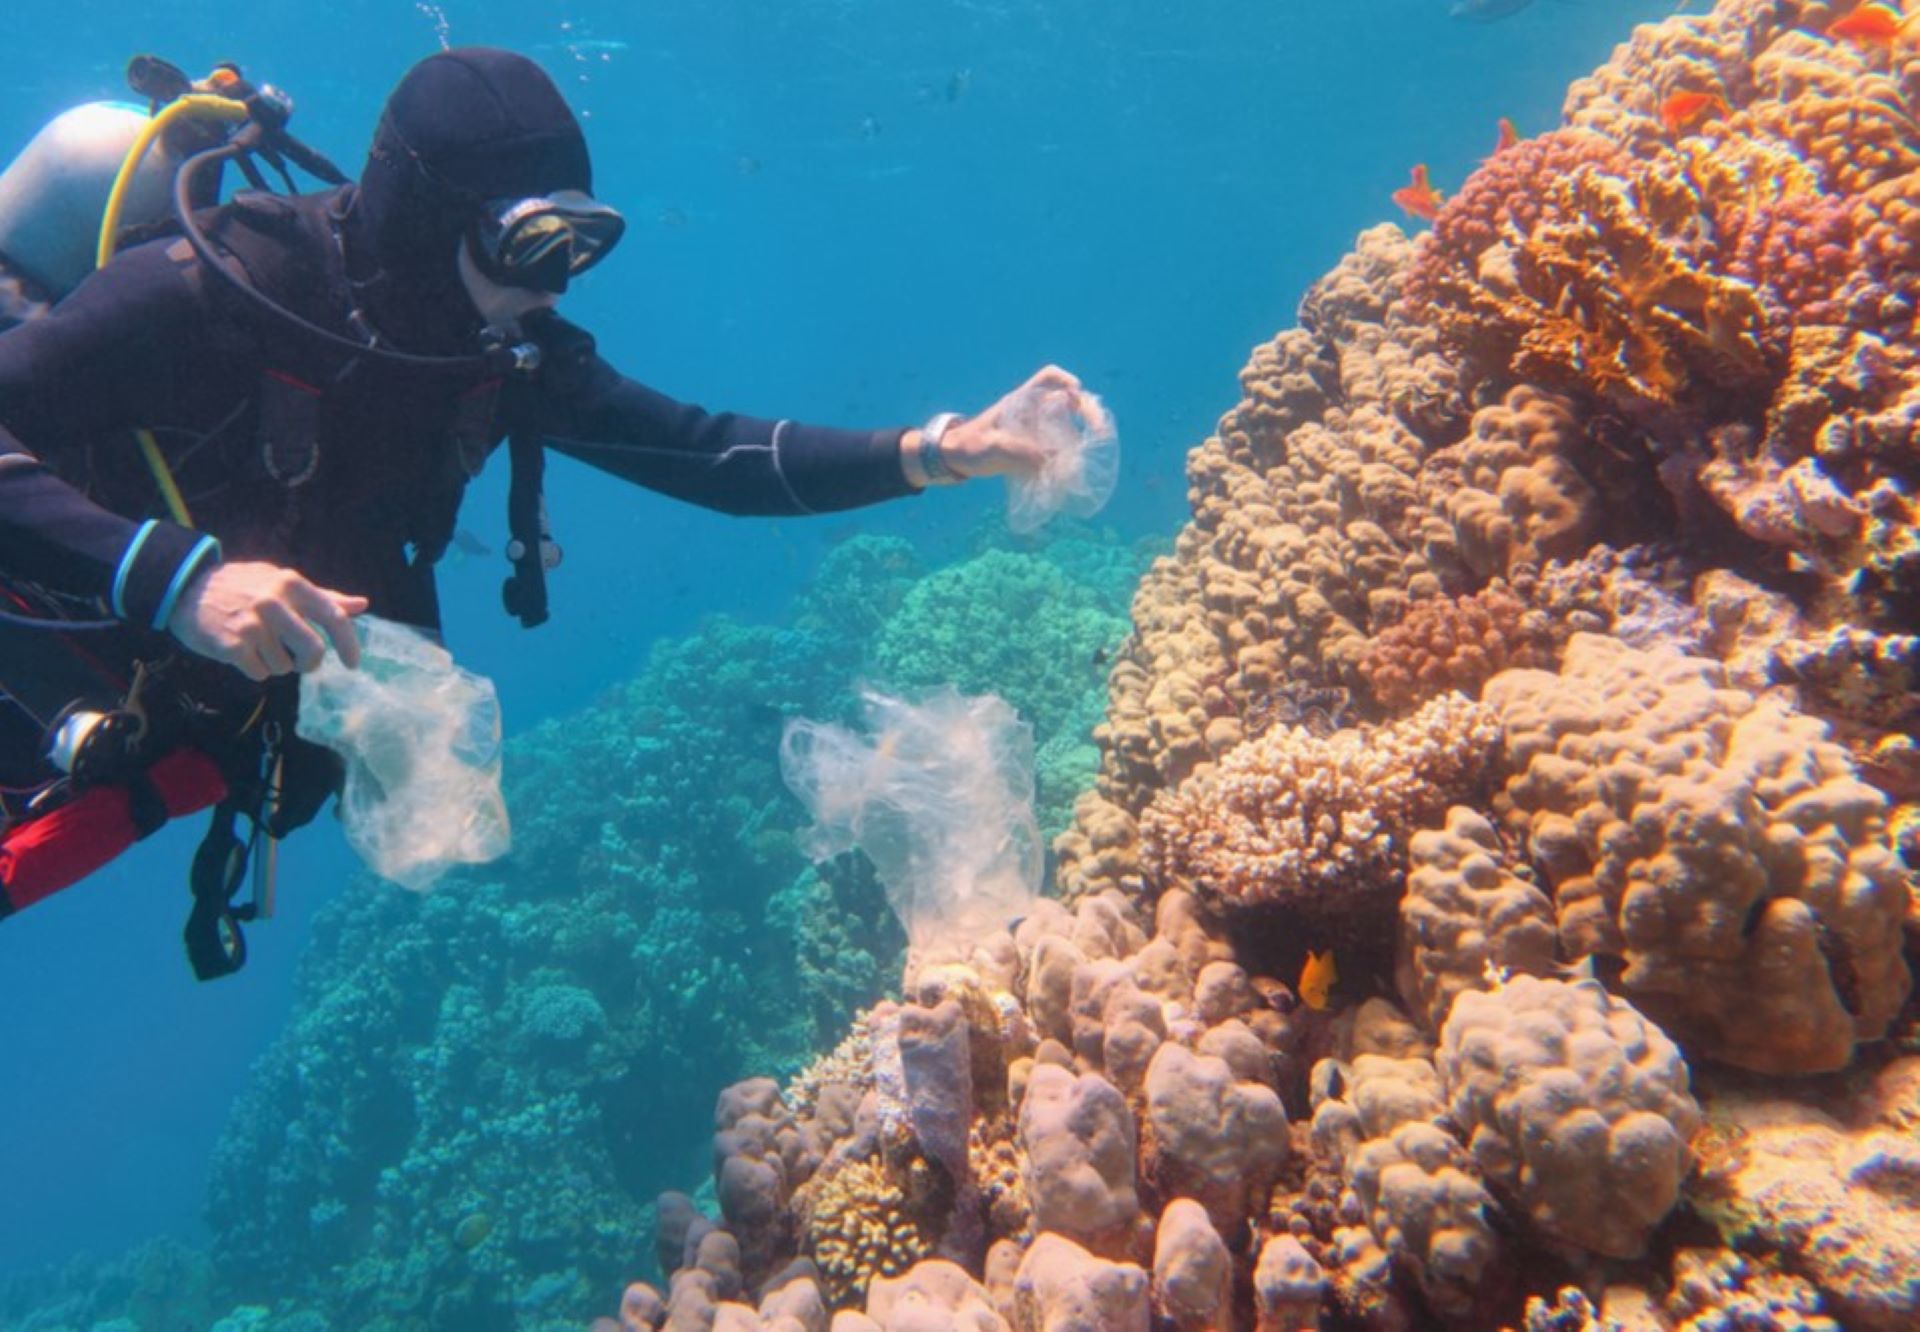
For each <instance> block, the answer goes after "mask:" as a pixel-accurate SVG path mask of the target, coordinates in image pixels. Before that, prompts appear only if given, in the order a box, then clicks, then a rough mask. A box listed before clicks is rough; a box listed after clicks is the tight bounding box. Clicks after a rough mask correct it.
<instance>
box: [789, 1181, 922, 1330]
mask: <svg viewBox="0 0 1920 1332" xmlns="http://www.w3.org/2000/svg"><path fill="white" fill-rule="evenodd" d="M797 1201H798V1203H799V1205H800V1206H801V1207H802V1209H803V1211H804V1214H805V1217H806V1221H805V1229H804V1236H805V1241H804V1242H805V1247H806V1251H807V1253H808V1255H809V1256H810V1257H812V1259H813V1261H814V1265H815V1266H816V1267H818V1268H819V1269H820V1276H821V1280H822V1281H823V1282H824V1283H825V1285H826V1289H827V1295H828V1297H829V1299H830V1300H831V1302H832V1304H833V1307H834V1308H836V1309H846V1308H858V1307H859V1305H860V1303H861V1302H862V1301H863V1300H865V1299H866V1295H867V1287H868V1286H870V1285H871V1284H872V1283H873V1281H874V1280H875V1278H877V1277H890V1276H898V1275H900V1274H901V1273H902V1272H905V1271H906V1270H907V1269H908V1268H910V1267H912V1266H913V1265H914V1264H915V1263H916V1262H918V1261H920V1259H922V1258H924V1257H926V1256H927V1255H928V1254H929V1253H931V1252H932V1246H931V1245H930V1244H929V1243H928V1242H927V1240H926V1237H925V1236H924V1235H922V1234H921V1232H920V1229H919V1227H918V1226H917V1225H916V1224H915V1223H914V1220H913V1218H912V1217H911V1216H910V1215H908V1213H907V1210H906V1202H907V1195H906V1191H905V1190H904V1189H902V1188H901V1186H900V1185H899V1184H898V1183H896V1182H895V1181H894V1180H893V1179H892V1178H890V1177H889V1175H888V1174H887V1171H886V1168H885V1167H884V1166H883V1165H881V1164H880V1163H879V1162H876V1161H847V1162H845V1163H843V1164H841V1165H840V1166H839V1167H838V1168H837V1169H835V1170H833V1171H832V1172H831V1173H829V1174H826V1175H824V1176H822V1177H817V1178H816V1179H815V1180H814V1181H813V1182H812V1183H811V1184H809V1185H808V1186H807V1187H806V1188H804V1189H802V1190H801V1191H800V1197H799V1198H798V1199H797Z"/></svg>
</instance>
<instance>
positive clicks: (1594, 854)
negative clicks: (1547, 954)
mask: <svg viewBox="0 0 1920 1332" xmlns="http://www.w3.org/2000/svg"><path fill="white" fill-rule="evenodd" d="M1486 695H1487V700H1488V702H1489V704H1490V705H1491V706H1492V707H1494V708H1495V709H1496V710H1497V711H1498V712H1499V714H1500V716H1501V718H1502V720H1503V721H1504V723H1505V726H1506V735H1507V752H1508V755H1509V757H1510V759H1511V761H1512V763H1513V766H1514V768H1515V773H1514V776H1513V777H1512V779H1511V780H1510V781H1509V782H1508V784H1507V787H1506V791H1505V793H1504V797H1503V803H1504V804H1505V806H1506V807H1507V808H1508V809H1509V811H1510V813H1509V820H1510V822H1511V824H1512V826H1513V829H1514V831H1515V832H1516V833H1519V834H1522V835H1524V836H1525V837H1526V839H1527V844H1528V846H1529V848H1530V852H1531V856H1532V859H1533V860H1534V862H1535V863H1536V864H1537V865H1539V866H1540V867H1541V868H1542V870H1543V871H1544V873H1545V877H1546V880H1547V882H1548V884H1549V886H1550V887H1551V888H1552V890H1553V893H1554V898H1555V908H1556V912H1557V915H1558V921H1559V930H1560V937H1561V940H1562V943H1563V946H1564V947H1565V948H1566V949H1567V950H1568V951H1569V952H1570V953H1572V954H1573V955H1575V956H1587V955H1602V956H1607V957H1612V958H1617V959H1619V960H1620V961H1621V962H1623V963H1624V964H1625V970H1624V972H1623V973H1622V974H1621V976H1620V985H1621V988H1622V990H1623V992H1624V993H1626V994H1627V995H1628V996H1629V997H1631V998H1632V999H1633V1000H1634V1002H1635V1003H1636V1004H1637V1005H1638V1006H1639V1007H1641V1008H1642V1009H1643V1010H1645V1011H1646V1012H1647V1013H1648V1014H1649V1015H1651V1016H1652V1017H1653V1018H1654V1019H1655V1020H1656V1021H1659V1022H1660V1023H1661V1024H1662V1025H1663V1026H1665V1027H1666V1028H1667V1029H1668V1030H1669V1031H1671V1032H1672V1033H1673V1034H1674V1035H1675V1037H1676V1038H1678V1039H1680V1040H1681V1041H1682V1042H1683V1043H1684V1044H1686V1045H1688V1046H1689V1047H1690V1048H1693V1049H1696V1050H1698V1051H1699V1052H1700V1053H1702V1054H1704V1055H1708V1056H1711V1057H1713V1058H1715V1059H1721V1060H1725V1061H1727V1062H1729V1063H1733V1064H1738V1065H1740V1066H1741V1067H1743V1068H1750V1069H1755V1070H1758V1071H1761V1072H1769V1073H1808V1072H1818V1071H1824V1070H1829V1069H1836V1068H1840V1067H1843V1066H1845V1065H1846V1064H1847V1063H1848V1062H1850V1061H1851V1059H1852V1056H1853V1050H1854V1046H1855V1044H1856V1043H1857V1042H1860V1041H1871V1040H1876V1039H1878V1038H1879V1037H1880V1036H1882V1035H1883V1034H1885V1032H1886V1029H1887V1025H1888V1023H1889V1022H1891V1021H1892V1019H1893V1017H1894V1015H1895V1014H1896V1013H1897V1012H1898V1011H1899V1009H1900V1006H1901V1004H1902V1003H1904V1002H1905V1000H1906V997H1907V993H1908V989H1909V987H1910V983H1911V982H1910V977H1909V974H1908V970H1907V964H1906V961H1905V959H1904V957H1903V956H1902V945H1901V937H1900V925H1901V921H1902V920H1903V918H1904V917H1905V915H1906V911H1907V896H1908V890H1907V884H1906V873H1905V869H1904V867H1903V866H1902V865H1901V863H1900V861H1899V858H1898V856H1897V855H1896V854H1895V852H1894V850H1893V848H1892V846H1891V845H1890V844H1889V842H1888V841H1887V829H1886V800H1885V798H1884V797H1883V796H1882V795H1881V794H1880V793H1879V792H1878V791H1876V790H1875V789H1874V788H1872V787H1870V786H1868V785H1866V784H1865V783H1863V782H1861V781H1860V780H1859V778H1858V776H1857V774H1856V771H1855V768H1854V764H1853V762H1852V760H1851V758H1850V757H1849V756H1848V754H1847V752H1846V751H1845V750H1844V749H1843V748H1841V747H1840V746H1839V745H1836V744H1834V743H1832V742H1831V741H1830V740H1828V739H1827V736H1826V730H1827V728H1826V727H1825V725H1824V724H1823V723H1821V722H1819V721H1818V720H1816V719H1814V718H1811V717H1807V716H1805V715H1802V714H1800V713H1798V712H1797V711H1796V710H1795V709H1793V708H1792V707H1791V706H1790V705H1788V704H1787V703H1785V702H1783V701H1782V700H1781V699H1780V698H1778V697H1775V696H1763V697H1758V698H1756V697H1755V696H1753V695H1751V694H1748V693H1746V692H1745V691H1742V690H1736V689H1731V688H1728V687H1727V685H1726V678H1725V672H1724V670H1723V668H1722V667H1721V666H1720V664H1719V663H1718V662H1717V661H1714V660H1712V659H1710V658H1701V657H1688V656H1683V655H1681V654H1680V653H1678V652H1676V651H1673V650H1671V649H1656V650H1653V651H1649V652H1640V651H1636V650H1635V649H1633V648H1630V647H1628V646H1627V645H1626V644H1624V643H1622V642H1620V641H1619V640H1618V639H1614V638H1604V637H1600V636H1597V635H1580V636H1577V637H1575V639H1574V640H1573V642H1572V643H1571V644H1570V645H1569V646H1568V648H1567V656H1566V662H1565V664H1564V666H1563V667H1562V669H1561V671H1560V672H1559V673H1558V674H1550V673H1548V672H1544V671H1510V672H1507V673H1505V674H1503V675H1500V676H1496V677H1495V678H1494V680H1493V681H1492V682H1491V683H1489V684H1488V686H1487V690H1486Z"/></svg>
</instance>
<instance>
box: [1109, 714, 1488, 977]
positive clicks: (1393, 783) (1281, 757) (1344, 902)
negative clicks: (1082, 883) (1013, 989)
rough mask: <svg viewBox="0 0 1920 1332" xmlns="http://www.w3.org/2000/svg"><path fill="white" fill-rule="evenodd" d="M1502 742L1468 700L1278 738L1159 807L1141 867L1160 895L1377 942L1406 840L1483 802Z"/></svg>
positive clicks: (1152, 811)
mask: <svg viewBox="0 0 1920 1332" xmlns="http://www.w3.org/2000/svg"><path fill="white" fill-rule="evenodd" d="M1498 740H1499V727H1498V725H1497V723H1496V722H1495V719H1494V716H1493V714H1492V713H1491V712H1490V711H1488V710H1487V709H1486V708H1484V707H1482V706H1480V705H1479V704H1477V703H1473V702H1471V701H1470V700H1468V699H1467V698H1466V697H1465V696H1464V695H1461V694H1446V695H1442V696H1441V697H1439V698H1436V699H1433V700H1431V701H1430V702H1428V703H1427V704H1426V705H1425V706H1424V707H1422V708H1421V709H1420V710H1419V711H1418V712H1416V713H1414V714H1413V715H1412V716H1410V717H1407V718H1405V719H1403V720H1400V721H1396V722H1393V723H1390V724H1388V725H1385V726H1381V727H1379V728H1377V729H1364V730H1362V729H1351V730H1344V731H1337V732H1335V733H1334V734H1333V735H1332V736H1329V737H1327V738H1326V739H1320V738H1318V737H1316V736H1313V735H1311V734H1310V733H1308V732H1307V731H1305V730H1302V729H1299V728H1277V729H1275V730H1271V731H1268V732H1267V733H1266V734H1265V735H1262V736H1260V737H1258V738H1256V739H1253V740H1249V741H1247V742H1246V743H1244V744H1241V745H1239V746H1237V747H1236V748H1234V749H1233V750H1232V751H1230V752H1229V753H1228V754H1227V755H1226V756H1225V757H1224V758H1223V759H1221V760H1220V762H1219V763H1217V764H1214V765H1212V766H1210V767H1208V768H1207V769H1206V770H1204V771H1202V772H1199V773H1196V774H1195V775H1194V776H1192V777H1190V778H1188V779H1187V781H1185V782H1184V783H1182V784H1181V785H1180V787H1179V788H1178V789H1176V790H1173V791H1170V792H1166V793H1163V794H1162V795H1160V796H1159V797H1158V798H1156V799H1155V801H1154V802H1153V804H1152V805H1151V806H1149V807H1148V808H1147V810H1146V811H1145V813H1144V814H1142V815H1141V818H1140V837H1141V848H1142V853H1143V859H1144V861H1145V864H1146V866H1147V867H1148V870H1149V872H1150V873H1151V874H1152V875H1153V876H1154V877H1155V879H1156V880H1157V881H1158V882H1159V883H1160V884H1162V885H1163V886H1166V887H1183V888H1190V889H1192V890H1193V891H1194V892H1195V893H1196V894H1197V895H1198V896H1199V897H1200V898H1201V899H1202V900H1203V901H1207V902H1210V903H1213V904H1216V905H1221V906H1234V907H1244V908H1258V909H1260V910H1262V911H1266V912H1272V913H1282V914H1284V915H1285V916H1286V917H1287V918H1288V919H1289V920H1291V921H1293V922H1295V923H1296V924H1297V925H1298V927H1299V928H1300V929H1302V930H1303V931H1305V932H1306V933H1307V934H1308V936H1309V937H1312V938H1315V939H1323V940H1337V939H1350V938H1352V937H1354V936H1355V935H1358V934H1364V933H1367V932H1371V931H1374V930H1377V928H1378V926H1379V924H1380V922H1381V919H1382V917H1384V916H1386V915H1387V914H1389V913H1390V912H1391V910H1392V906H1393V902H1394V900H1395V899H1396V898H1397V897H1398V896H1399V892H1400V883H1399V881H1400V878H1401V876H1402V875H1403V873H1404V869H1405V861H1404V847H1405V845H1406V841H1407V838H1408V837H1409V836H1410V835H1411V833H1412V832H1413V830H1415V829H1416V828H1418V827H1420V826H1421V823H1422V822H1423V821H1424V820H1426V819H1429V818H1433V817H1435V816H1437V815H1438V814H1439V813H1440V812H1441V811H1442V810H1444V809H1445V808H1446V807H1447V805H1448V804H1449V803H1450V802H1452V801H1454V800H1457V799H1462V798H1465V797H1466V796H1468V795H1470V794H1471V793H1472V792H1473V788H1474V785H1475V783H1476V781H1477V780H1478V778H1479V776H1480V773H1481V770H1482V769H1483V767H1484V766H1485V761H1486V757H1487V755H1488V753H1489V752H1490V751H1491V750H1492V749H1493V747H1494V746H1495V745H1496V743H1497V742H1498Z"/></svg>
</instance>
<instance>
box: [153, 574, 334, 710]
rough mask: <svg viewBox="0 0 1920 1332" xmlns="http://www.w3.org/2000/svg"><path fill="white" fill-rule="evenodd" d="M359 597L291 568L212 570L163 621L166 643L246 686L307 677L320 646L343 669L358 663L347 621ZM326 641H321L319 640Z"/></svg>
mask: <svg viewBox="0 0 1920 1332" xmlns="http://www.w3.org/2000/svg"><path fill="white" fill-rule="evenodd" d="M366 608H367V599H366V598H365V597H355V596H348V595H347V594H346V593H344V592H334V591H331V590H330V589H328V588H324V587H321V586H319V585H318V584H317V583H311V582H309V581H307V579H305V578H303V577H302V576H301V575H299V574H298V573H295V572H294V571H293V570H292V569H283V568H281V567H280V566H279V565H277V564H266V563H262V562H257V561H238V562H236V563H233V564H216V565H214V566H213V567H211V568H209V569H206V570H205V571H204V572H201V573H199V574H198V575H197V576H196V577H194V579H193V580H192V581H191V582H190V583H189V584H188V585H187V588H186V590H185V591H184V592H183V593H182V594H181V596H180V598H179V602H178V604H177V605H175V606H174V608H173V612H172V614H171V616H169V618H168V620H167V628H168V629H169V630H171V631H172V633H173V636H174V637H175V638H177V639H179V640H180V641H181V643H183V644H185V645H186V646H187V647H188V648H189V649H191V650H192V651H194V652H197V653H199V654H200V655H201V656H203V657H210V658H212V659H213V660H214V661H218V662H224V663H225V664H226V665H228V666H232V667H234V668H235V669H236V670H238V671H239V672H240V673H241V674H243V675H245V676H246V677H247V678H248V679H249V680H264V679H266V678H267V677H268V676H270V675H286V674H287V673H289V672H291V671H295V670H300V671H310V670H312V669H314V668H315V667H316V666H318V665H319V664H320V661H321V658H323V657H324V656H325V655H326V650H327V642H328V641H331V642H332V644H333V648H334V651H336V652H338V653H339V654H340V660H341V661H342V662H343V663H344V664H345V665H347V666H348V667H354V666H358V665H359V664H360V638H359V635H357V634H356V633H355V632H354V630H353V617H354V616H356V615H358V614H360V613H361V612H362V611H364V610H366ZM323 633H324V634H325V635H326V638H324V639H323V638H322V637H321V635H322V634H323Z"/></svg>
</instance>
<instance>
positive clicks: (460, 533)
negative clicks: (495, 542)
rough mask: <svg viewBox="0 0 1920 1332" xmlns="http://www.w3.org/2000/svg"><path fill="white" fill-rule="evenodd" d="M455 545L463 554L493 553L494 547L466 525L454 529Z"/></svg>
mask: <svg viewBox="0 0 1920 1332" xmlns="http://www.w3.org/2000/svg"><path fill="white" fill-rule="evenodd" d="M453 546H454V549H455V550H457V551H459V552H460V553H461V554H462V555H491V554H493V547H492V546H489V545H488V544H487V543H486V542H484V541H482V540H481V539H480V538H479V537H477V536H475V535H474V534H473V533H471V532H469V531H468V530H467V529H466V528H464V527H456V528H454V530H453Z"/></svg>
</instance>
